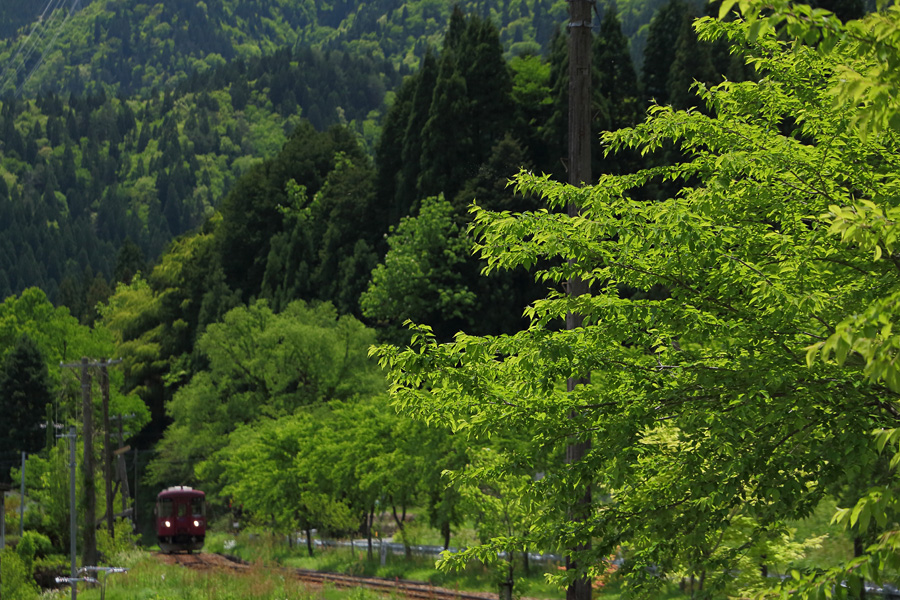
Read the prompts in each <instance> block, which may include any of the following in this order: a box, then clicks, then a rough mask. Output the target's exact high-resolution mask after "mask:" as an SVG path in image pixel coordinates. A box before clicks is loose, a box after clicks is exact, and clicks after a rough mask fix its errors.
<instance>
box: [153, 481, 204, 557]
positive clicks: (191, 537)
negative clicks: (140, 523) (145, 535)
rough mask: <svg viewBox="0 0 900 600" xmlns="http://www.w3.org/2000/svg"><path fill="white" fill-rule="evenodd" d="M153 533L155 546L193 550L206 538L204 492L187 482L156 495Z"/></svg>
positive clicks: (163, 549)
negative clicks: (156, 542) (187, 484)
mask: <svg viewBox="0 0 900 600" xmlns="http://www.w3.org/2000/svg"><path fill="white" fill-rule="evenodd" d="M155 512H156V537H157V540H158V541H159V548H160V550H162V551H163V552H165V553H167V554H169V553H172V552H188V553H190V552H193V551H195V550H200V549H202V548H203V541H204V540H205V539H206V494H204V493H203V492H201V491H200V490H195V489H193V488H190V487H187V486H181V485H179V486H175V487H170V488H168V489H165V490H163V491H161V492H160V493H159V494H158V495H157V497H156V511H155Z"/></svg>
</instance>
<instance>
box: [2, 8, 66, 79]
mask: <svg viewBox="0 0 900 600" xmlns="http://www.w3.org/2000/svg"><path fill="white" fill-rule="evenodd" d="M54 1H55V0H48V1H47V6H45V7H44V11H43V12H42V13H41V16H39V17H38V18H37V19H36V20H35V22H34V25H32V26H31V31H30V32H28V37H26V38H25V39H24V40H23V41H22V43H21V44H19V48H18V50H17V51H16V53H15V55H13V57H12V58H11V59H10V61H9V62H10V64H15V63H16V61H17V60H18V58H19V56H20V55H21V54H22V50H23V49H24V48H25V46H27V45H28V42H29V41H30V40H31V37H32V36H33V35H34V32H35V31H37V29H38V27H40V26H41V24H42V23H43V22H44V17H45V16H46V15H47V11H48V10H50V6H51V5H52V4H53V3H54ZM9 68H10V67H9V64H8V65H7V66H6V68H4V69H3V74H4V77H3V78H2V80H3V85H2V86H0V92H2V91H3V88H5V87H6V79H7V78H6V77H5V74H6V73H8V72H9Z"/></svg>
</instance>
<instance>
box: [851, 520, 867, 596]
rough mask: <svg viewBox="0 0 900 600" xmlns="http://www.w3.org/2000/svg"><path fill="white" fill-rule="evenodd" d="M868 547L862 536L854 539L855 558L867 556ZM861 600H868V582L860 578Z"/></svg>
mask: <svg viewBox="0 0 900 600" xmlns="http://www.w3.org/2000/svg"><path fill="white" fill-rule="evenodd" d="M865 551H866V545H865V544H864V543H863V539H862V537H860V536H856V537H855V538H853V556H856V557H860V556H862V555H863V554H865ZM859 600H866V580H865V579H862V578H860V581H859Z"/></svg>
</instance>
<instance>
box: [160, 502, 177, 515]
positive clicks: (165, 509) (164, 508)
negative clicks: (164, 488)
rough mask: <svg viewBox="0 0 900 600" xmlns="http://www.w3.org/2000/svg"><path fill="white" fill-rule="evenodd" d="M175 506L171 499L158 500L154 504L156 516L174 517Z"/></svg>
mask: <svg viewBox="0 0 900 600" xmlns="http://www.w3.org/2000/svg"><path fill="white" fill-rule="evenodd" d="M174 509H175V504H174V503H173V502H172V499H171V498H160V499H159V501H158V502H157V503H156V514H157V515H159V516H160V517H171V516H174V514H175V513H174Z"/></svg>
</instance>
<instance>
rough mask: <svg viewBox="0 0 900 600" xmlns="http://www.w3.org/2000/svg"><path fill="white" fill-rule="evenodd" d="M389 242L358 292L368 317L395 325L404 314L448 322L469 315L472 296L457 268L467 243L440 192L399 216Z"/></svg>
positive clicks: (466, 254)
mask: <svg viewBox="0 0 900 600" xmlns="http://www.w3.org/2000/svg"><path fill="white" fill-rule="evenodd" d="M388 247H389V249H388V252H387V255H386V256H385V258H384V262H383V263H382V264H380V265H378V266H377V267H376V268H375V270H374V271H373V272H372V281H371V283H370V284H369V289H368V291H366V292H365V293H364V294H363V295H362V297H361V298H360V305H361V306H362V311H363V314H364V315H365V316H366V317H368V318H370V319H373V320H375V321H378V322H381V323H382V324H383V326H385V327H391V328H393V329H394V330H396V329H397V328H398V327H399V326H400V325H401V324H402V323H403V322H404V321H405V320H406V319H412V320H413V321H435V320H438V321H440V322H446V323H448V324H449V325H451V326H452V324H453V323H454V321H455V322H456V323H459V320H460V319H465V318H466V317H468V316H469V314H470V313H469V310H470V309H471V307H472V306H473V305H474V303H475V296H474V294H473V293H472V291H471V290H469V289H468V287H467V286H466V284H465V282H463V281H462V280H461V278H460V276H459V273H458V270H457V268H458V266H459V265H460V264H462V263H463V262H464V261H465V259H466V257H467V256H468V254H469V252H470V245H469V242H468V241H467V240H466V239H465V237H464V236H461V235H460V231H459V227H458V226H457V225H456V224H455V223H454V222H453V209H452V206H451V205H450V203H449V202H448V201H447V200H445V199H444V197H443V196H439V197H437V198H426V199H425V200H423V201H422V206H421V208H420V210H419V214H418V215H417V216H415V217H406V218H405V219H403V220H402V221H401V222H400V224H399V225H398V226H397V228H396V230H395V231H393V232H392V234H391V235H390V236H388ZM445 333H447V334H448V335H449V334H452V333H454V332H453V331H449V332H445Z"/></svg>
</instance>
